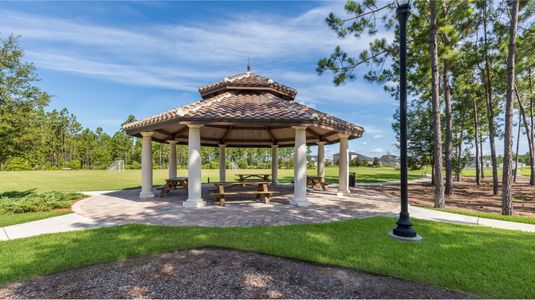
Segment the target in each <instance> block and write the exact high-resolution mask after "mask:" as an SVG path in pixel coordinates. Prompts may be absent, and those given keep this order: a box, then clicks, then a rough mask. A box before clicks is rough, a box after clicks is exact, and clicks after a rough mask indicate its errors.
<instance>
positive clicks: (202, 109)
mask: <svg viewBox="0 0 535 300" xmlns="http://www.w3.org/2000/svg"><path fill="white" fill-rule="evenodd" d="M199 91H200V93H201V96H202V97H203V99H202V100H200V101H197V102H193V103H191V104H188V105H185V106H182V107H178V108H174V109H171V110H169V111H166V112H163V113H160V114H157V115H154V116H151V117H147V118H144V119H141V120H139V121H134V122H131V123H128V124H125V125H124V126H123V127H124V129H125V130H126V132H127V133H128V134H130V135H134V136H139V134H140V133H141V132H142V131H153V132H154V133H155V134H154V136H153V137H154V139H155V140H157V141H158V140H160V141H165V140H168V139H175V140H177V141H178V142H179V143H187V137H188V136H187V134H188V130H187V128H188V127H187V124H193V123H194V124H203V125H204V126H203V127H202V128H201V143H202V144H204V145H213V146H215V145H218V144H223V143H224V144H227V145H229V146H270V145H272V144H278V145H280V146H292V145H293V143H294V130H293V128H292V126H307V143H309V144H312V143H316V142H318V141H324V142H326V143H327V144H329V143H334V142H337V141H338V140H339V134H340V133H343V134H348V135H349V138H350V139H352V138H358V137H361V136H362V133H363V132H364V129H363V128H362V127H360V126H357V125H355V124H352V123H350V122H347V121H343V120H341V119H339V118H336V117H334V116H332V115H329V114H326V113H322V112H320V111H318V110H316V109H313V108H311V107H308V106H306V105H304V104H301V103H298V102H295V101H294V100H293V99H294V97H295V95H296V94H297V91H296V90H294V89H292V88H289V87H286V86H284V85H282V84H279V83H276V82H274V81H273V80H271V79H269V78H267V77H264V76H260V75H257V74H254V73H252V72H246V73H242V74H238V75H235V76H231V77H227V78H225V80H223V81H219V82H216V83H213V84H209V85H205V86H203V87H201V88H199Z"/></svg>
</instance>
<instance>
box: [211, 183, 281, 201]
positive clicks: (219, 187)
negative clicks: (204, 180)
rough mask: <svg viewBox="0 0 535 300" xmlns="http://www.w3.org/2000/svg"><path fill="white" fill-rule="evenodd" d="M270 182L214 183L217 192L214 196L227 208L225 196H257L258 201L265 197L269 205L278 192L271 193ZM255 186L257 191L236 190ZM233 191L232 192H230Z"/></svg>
mask: <svg viewBox="0 0 535 300" xmlns="http://www.w3.org/2000/svg"><path fill="white" fill-rule="evenodd" d="M270 183H271V182H269V181H238V182H213V184H214V185H215V187H216V190H215V191H213V192H214V193H212V195H214V196H216V197H217V199H218V200H219V203H220V205H221V206H225V196H230V195H256V199H259V198H260V197H264V202H265V203H266V204H269V198H270V197H271V196H272V195H273V194H276V193H278V192H275V191H270V190H269V188H268V186H269V184H270ZM250 186H255V187H256V191H253V190H243V189H236V188H237V187H250ZM230 189H233V190H232V191H229V190H230Z"/></svg>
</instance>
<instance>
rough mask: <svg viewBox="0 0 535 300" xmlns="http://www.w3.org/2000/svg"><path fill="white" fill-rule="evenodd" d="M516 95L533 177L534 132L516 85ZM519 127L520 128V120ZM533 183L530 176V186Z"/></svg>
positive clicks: (534, 168) (534, 166) (534, 155)
mask: <svg viewBox="0 0 535 300" xmlns="http://www.w3.org/2000/svg"><path fill="white" fill-rule="evenodd" d="M515 95H516V100H517V101H518V107H519V108H520V109H519V112H518V113H519V116H522V117H523V121H524V122H523V123H524V129H525V130H526V136H527V137H528V149H529V160H530V167H531V168H530V169H531V170H530V171H531V174H532V175H533V173H534V171H535V165H534V164H533V161H534V158H535V144H534V143H533V140H532V139H530V136H531V135H532V134H533V130H530V127H531V126H530V125H529V124H528V120H527V117H526V109H525V108H524V104H523V103H522V101H520V95H519V94H518V90H517V89H516V85H515ZM518 126H520V120H519V124H518ZM519 131H520V128H519ZM516 152H517V156H518V144H517V150H516ZM515 177H516V176H515ZM531 181H532V176H530V184H531Z"/></svg>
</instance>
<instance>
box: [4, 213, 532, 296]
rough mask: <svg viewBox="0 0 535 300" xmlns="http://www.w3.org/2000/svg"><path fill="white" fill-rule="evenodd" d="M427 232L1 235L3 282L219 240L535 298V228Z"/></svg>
mask: <svg viewBox="0 0 535 300" xmlns="http://www.w3.org/2000/svg"><path fill="white" fill-rule="evenodd" d="M414 223H415V227H416V229H417V230H418V232H419V234H421V235H422V236H423V237H424V240H423V242H421V243H404V242H400V241H397V240H394V239H391V238H389V237H387V233H388V232H389V231H390V230H391V229H392V227H393V225H394V219H392V218H385V217H375V218H369V219H363V220H351V221H344V222H334V223H326V224H307V225H290V226H278V227H247V228H200V227H165V226H148V225H125V226H118V227H109V228H100V229H93V230H86V231H82V232H72V233H62V234H54V235H43V236H38V237H33V238H28V239H21V240H12V241H7V242H0V253H2V255H3V259H2V260H0V280H1V282H0V283H6V282H10V281H15V280H20V279H23V278H28V277H30V276H33V275H43V274H49V273H53V272H59V271H64V270H69V269H73V268H76V267H81V266H86V265H91V264H95V263H99V262H109V261H114V260H118V259H124V258H128V257H134V256H141V255H148V254H153V253H161V252H169V251H178V250H184V249H191V248H203V247H216V248H228V249H238V250H245V251H254V252H259V253H264V254H270V255H276V256H282V257H287V258H293V259H298V260H304V261H309V262H314V263H322V264H329V265H336V266H341V267H348V268H356V269H360V270H363V271H367V272H372V273H377V274H382V275H388V276H394V277H399V278H403V279H409V280H415V281H420V282H424V283H428V284H432V285H435V286H440V287H443V288H449V289H452V290H457V291H464V292H469V293H473V294H476V295H479V296H483V297H500V298H502V297H507V298H533V297H535V289H533V282H534V280H535V268H533V265H532V264H529V263H526V262H527V261H528V260H530V259H529V258H531V257H534V255H535V235H534V234H527V233H522V232H516V231H505V230H495V229H489V228H484V227H470V226H462V225H453V224H442V223H435V222H427V221H420V220H415V222H414Z"/></svg>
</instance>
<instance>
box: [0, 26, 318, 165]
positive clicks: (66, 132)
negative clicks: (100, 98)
mask: <svg viewBox="0 0 535 300" xmlns="http://www.w3.org/2000/svg"><path fill="white" fill-rule="evenodd" d="M23 55H24V51H23V50H22V49H21V48H20V46H19V45H18V42H17V38H16V37H14V36H9V37H7V38H6V39H1V40H0V170H4V171H6V170H36V169H65V168H67V169H106V168H107V167H108V166H110V165H111V163H112V162H113V161H115V160H123V161H124V162H125V165H126V167H127V168H133V169H137V168H140V167H141V140H140V139H138V138H135V137H131V136H129V135H127V134H126V133H125V132H124V131H123V130H118V131H117V132H115V133H114V134H113V135H110V134H108V133H106V132H105V131H104V130H103V129H102V128H100V127H99V128H97V129H96V130H91V129H89V128H84V127H83V126H82V125H81V124H80V123H79V122H78V121H77V119H76V116H75V115H74V114H72V113H70V112H69V111H68V110H67V109H66V108H64V109H62V110H55V109H54V110H51V111H47V106H48V104H49V102H50V99H51V96H50V95H49V94H48V93H46V92H45V91H43V90H41V89H40V88H39V87H38V86H37V85H36V83H37V82H38V81H39V78H38V76H37V72H36V69H35V66H34V65H33V64H31V63H27V62H24V61H23ZM133 120H135V117H134V116H133V115H130V116H128V118H127V119H126V120H125V122H124V123H127V122H131V121H133ZM124 123H123V124H124ZM293 152H294V151H293V148H292V147H290V148H279V162H278V164H279V167H280V168H292V167H293ZM308 152H309V154H310V149H308ZM152 153H153V156H152V157H153V166H154V167H155V168H167V165H168V153H169V145H168V144H161V143H153V145H152ZM218 155H219V150H218V148H217V147H202V164H203V168H218V167H219V159H218ZM226 155H227V167H228V168H271V148H228V149H227V150H226ZM309 158H310V155H309ZM187 161H188V156H187V146H185V145H177V164H178V165H179V167H182V168H186V167H187ZM311 165H312V162H311V161H310V160H309V166H311Z"/></svg>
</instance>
